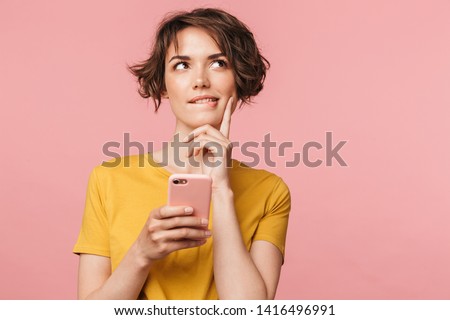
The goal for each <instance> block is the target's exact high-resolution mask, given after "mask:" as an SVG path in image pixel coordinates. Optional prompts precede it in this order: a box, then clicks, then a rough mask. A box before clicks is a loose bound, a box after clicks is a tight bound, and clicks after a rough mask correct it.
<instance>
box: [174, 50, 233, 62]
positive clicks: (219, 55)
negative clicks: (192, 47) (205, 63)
mask: <svg viewBox="0 0 450 320" xmlns="http://www.w3.org/2000/svg"><path fill="white" fill-rule="evenodd" d="M224 56H225V55H224V54H223V53H222V52H220V53H214V54H212V55H210V56H208V60H213V59H217V58H219V57H224ZM173 59H180V60H191V57H189V56H178V55H177V56H173V57H172V58H170V60H169V62H170V61H172V60H173Z"/></svg>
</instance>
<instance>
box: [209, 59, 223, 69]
mask: <svg viewBox="0 0 450 320" xmlns="http://www.w3.org/2000/svg"><path fill="white" fill-rule="evenodd" d="M211 66H212V67H213V68H226V67H227V63H226V61H225V60H222V59H218V60H214V61H213V62H212V64H211Z"/></svg>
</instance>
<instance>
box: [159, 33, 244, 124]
mask: <svg viewBox="0 0 450 320" xmlns="http://www.w3.org/2000/svg"><path fill="white" fill-rule="evenodd" d="M177 40H178V51H175V46H174V44H173V43H172V44H171V45H170V46H169V48H168V50H167V54H166V59H165V85H166V92H164V94H163V97H165V98H168V99H169V101H170V105H171V107H172V111H173V113H174V114H175V117H176V118H177V131H182V132H189V131H191V130H193V129H195V128H197V127H199V126H201V125H204V124H210V125H212V126H214V127H216V128H219V127H220V123H221V121H222V116H223V113H224V111H225V106H226V104H227V102H228V100H229V99H230V97H233V100H234V101H237V95H236V84H235V80H234V75H233V71H232V69H231V65H230V62H229V61H228V60H227V58H226V57H225V56H224V55H223V53H222V52H221V50H220V49H219V47H218V46H217V44H216V43H215V42H214V40H213V39H212V38H211V37H210V36H209V35H208V34H207V33H206V32H205V31H204V30H202V29H199V28H194V27H188V28H186V29H183V30H182V31H180V32H178V34H177ZM233 104H234V105H233V109H232V110H233V111H234V109H235V107H236V103H233Z"/></svg>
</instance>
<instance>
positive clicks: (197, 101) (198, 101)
mask: <svg viewBox="0 0 450 320" xmlns="http://www.w3.org/2000/svg"><path fill="white" fill-rule="evenodd" d="M216 100H217V99H216V98H207V99H200V100H196V101H194V103H206V102H213V101H216Z"/></svg>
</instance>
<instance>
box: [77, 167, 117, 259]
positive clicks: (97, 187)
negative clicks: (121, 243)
mask: <svg viewBox="0 0 450 320" xmlns="http://www.w3.org/2000/svg"><path fill="white" fill-rule="evenodd" d="M96 170H97V168H94V170H92V172H91V174H90V177H89V182H88V188H87V192H86V203H85V208H84V215H83V220H82V224H81V230H80V233H79V235H78V240H77V242H76V244H75V247H74V249H73V252H74V253H77V254H78V253H89V254H95V255H100V256H106V257H109V256H110V250H109V224H108V218H107V215H106V210H105V197H104V193H103V192H102V190H101V184H100V181H99V179H98V175H97V172H96Z"/></svg>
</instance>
